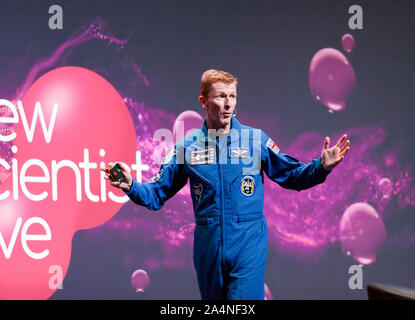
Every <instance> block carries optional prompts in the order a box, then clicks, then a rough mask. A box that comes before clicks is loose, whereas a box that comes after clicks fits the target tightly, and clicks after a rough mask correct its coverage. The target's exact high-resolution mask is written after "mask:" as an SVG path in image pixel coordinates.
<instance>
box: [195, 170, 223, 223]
mask: <svg viewBox="0 0 415 320" xmlns="http://www.w3.org/2000/svg"><path fill="white" fill-rule="evenodd" d="M189 171H190V174H189V182H190V194H191V197H192V201H193V210H194V212H195V215H196V217H200V216H204V215H209V216H210V215H212V214H214V213H215V212H216V211H218V210H217V203H216V201H215V195H216V191H215V188H214V183H215V181H214V180H213V179H211V178H210V177H206V176H205V175H204V174H202V173H201V172H199V171H198V170H196V169H193V168H190V167H189Z"/></svg>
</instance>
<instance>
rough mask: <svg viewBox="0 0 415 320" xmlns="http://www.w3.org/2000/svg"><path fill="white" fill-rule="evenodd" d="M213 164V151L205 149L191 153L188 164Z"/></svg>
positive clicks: (212, 149)
mask: <svg viewBox="0 0 415 320" xmlns="http://www.w3.org/2000/svg"><path fill="white" fill-rule="evenodd" d="M211 163H215V149H214V148H206V149H202V150H194V151H192V153H191V158H190V164H191V165H195V164H211Z"/></svg>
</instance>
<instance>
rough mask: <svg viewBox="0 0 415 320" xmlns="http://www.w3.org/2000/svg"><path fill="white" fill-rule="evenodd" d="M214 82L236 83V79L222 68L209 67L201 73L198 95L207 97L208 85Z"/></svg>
mask: <svg viewBox="0 0 415 320" xmlns="http://www.w3.org/2000/svg"><path fill="white" fill-rule="evenodd" d="M216 82H223V83H225V84H232V83H235V85H237V84H238V79H237V78H235V77H234V76H233V75H231V74H230V73H228V72H225V71H222V70H215V69H209V70H207V71H205V72H203V74H202V85H201V87H200V95H201V96H203V97H205V98H207V95H208V93H209V90H210V87H211V86H212V84H214V83H216Z"/></svg>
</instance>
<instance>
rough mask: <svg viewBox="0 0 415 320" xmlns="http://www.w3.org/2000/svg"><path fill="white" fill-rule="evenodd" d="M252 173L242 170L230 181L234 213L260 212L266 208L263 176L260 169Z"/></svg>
mask: <svg viewBox="0 0 415 320" xmlns="http://www.w3.org/2000/svg"><path fill="white" fill-rule="evenodd" d="M255 173H256V174H252V175H250V174H249V173H248V174H247V172H244V173H243V172H242V170H241V171H240V172H239V174H237V175H236V176H234V177H232V180H231V181H230V187H229V191H230V193H231V197H232V207H233V213H234V214H235V215H239V216H240V215H244V214H251V213H259V212H262V211H263V208H264V183H263V176H262V175H261V173H258V171H256V172H255Z"/></svg>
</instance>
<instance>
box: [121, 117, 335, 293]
mask: <svg viewBox="0 0 415 320" xmlns="http://www.w3.org/2000/svg"><path fill="white" fill-rule="evenodd" d="M264 172H265V173H266V175H267V176H268V177H269V178H270V179H271V180H273V181H275V182H276V183H278V184H279V185H280V186H282V187H283V188H287V189H294V190H297V191H300V190H303V189H307V188H310V187H312V186H314V185H316V184H319V183H322V182H324V181H325V179H326V177H327V175H328V174H329V172H330V171H327V170H325V169H324V168H323V166H322V164H321V159H320V157H319V158H317V159H314V160H312V161H311V162H310V163H308V164H304V163H301V162H300V161H298V160H297V159H295V158H293V157H290V156H289V155H286V154H284V153H282V152H280V150H279V148H278V146H277V145H276V144H275V142H274V141H272V140H271V139H270V138H269V137H268V136H267V135H266V134H265V133H264V132H263V131H262V130H259V129H254V128H251V127H248V126H245V125H242V124H241V123H240V122H239V121H238V120H237V119H236V118H235V117H232V124H231V131H230V133H229V134H222V135H215V134H214V133H211V131H210V130H209V132H208V130H207V128H206V121H205V122H204V124H203V126H202V128H201V129H200V130H196V131H195V132H193V133H192V134H189V135H187V136H186V137H185V138H183V139H182V140H181V141H180V142H178V143H177V144H176V146H175V148H174V149H173V150H172V151H171V152H170V154H169V155H168V156H167V157H166V159H165V160H164V161H163V164H162V165H161V167H160V171H159V173H158V174H157V175H156V176H154V177H153V178H152V179H151V180H150V181H149V182H145V183H138V182H137V181H136V180H134V179H133V185H132V187H131V189H130V190H129V191H128V192H126V194H127V195H128V197H129V198H130V199H131V200H132V201H133V202H135V203H137V204H139V205H142V206H145V207H147V208H148V209H151V210H158V209H160V208H162V207H163V205H164V202H165V201H166V200H168V199H169V198H171V197H172V196H173V195H174V194H176V193H177V192H178V191H179V190H180V189H181V188H183V187H184V186H185V185H186V183H187V180H188V179H189V181H190V190H191V196H192V200H193V208H194V213H195V219H196V227H195V230H194V243H193V262H194V266H195V269H196V273H197V280H198V284H199V289H200V292H201V297H202V299H209V300H213V299H229V300H239V299H243V300H264V272H265V262H266V256H267V248H268V228H267V224H266V221H265V217H264V215H263V207H264Z"/></svg>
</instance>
